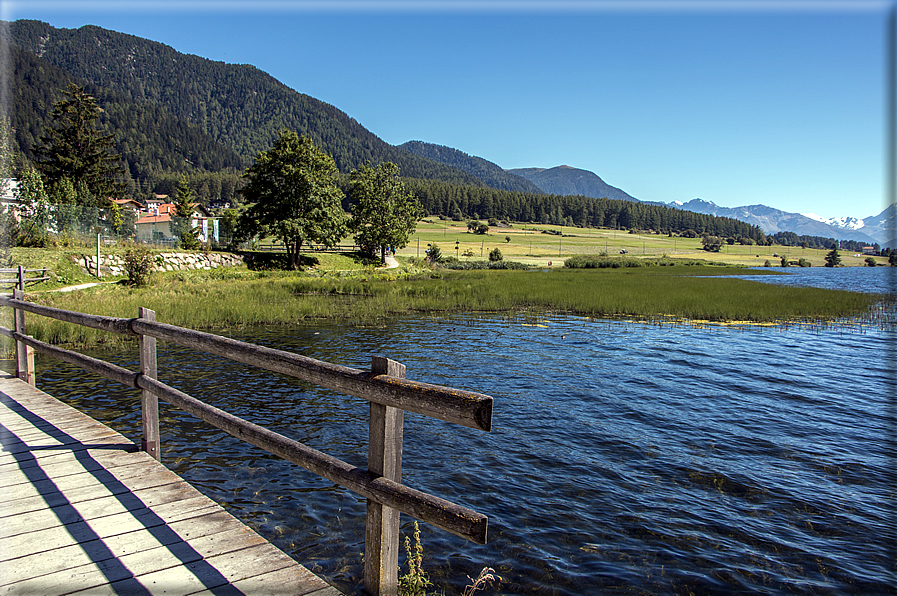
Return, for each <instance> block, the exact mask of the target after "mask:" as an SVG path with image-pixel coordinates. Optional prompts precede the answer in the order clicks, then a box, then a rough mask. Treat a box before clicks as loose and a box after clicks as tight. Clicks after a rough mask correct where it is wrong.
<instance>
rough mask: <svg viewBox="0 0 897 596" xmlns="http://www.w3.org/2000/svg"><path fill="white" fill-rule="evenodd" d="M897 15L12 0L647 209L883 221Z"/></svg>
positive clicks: (883, 10)
mask: <svg viewBox="0 0 897 596" xmlns="http://www.w3.org/2000/svg"><path fill="white" fill-rule="evenodd" d="M891 8H892V4H891V3H890V2H882V1H864V0H855V1H853V2H830V1H825V0H821V1H820V0H808V1H801V0H796V1H789V0H784V1H776V2H765V1H751V0H747V1H742V0H730V1H715V2H710V1H708V2H704V1H700V0H697V1H690V2H684V1H674V0H669V1H664V0H651V1H640V0H631V1H628V2H622V1H619V2H618V1H590V0H567V1H560V2H536V1H531V2H526V1H503V0H487V1H478V2H473V1H465V0H461V1H458V0H434V1H428V0H419V1H403V0H394V1H389V2H387V1H380V0H371V1H363V0H356V1H346V0H331V1H329V2H323V1H311V0H304V1H300V0H295V1H291V0H284V1H278V0H273V1H259V2H231V1H228V0H217V1H214V2H208V1H204V0H199V1H197V0H176V1H151V2H144V1H126V0H116V1H115V2H107V1H104V0H94V1H92V2H86V1H79V0H67V1H52V2H51V1H44V0H29V1H27V2H20V1H8V0H2V7H0V18H2V19H4V20H15V19H25V18H27V19H38V20H42V21H45V22H48V23H50V24H51V25H53V26H55V27H65V28H75V27H80V26H82V25H86V24H93V25H98V26H101V27H105V28H108V29H113V30H116V31H121V32H124V33H129V34H132V35H137V36H140V37H145V38H148V39H152V40H155V41H159V42H162V43H165V44H167V45H170V46H172V47H173V48H175V49H176V50H178V51H180V52H184V53H189V54H196V55H199V56H203V57H205V58H209V59H211V60H219V61H223V62H228V63H236V64H252V65H254V66H256V67H258V68H260V69H261V70H264V71H266V72H268V73H270V74H271V75H273V76H274V77H275V78H277V79H279V80H280V81H282V82H283V83H285V84H286V85H288V86H290V87H291V88H293V89H295V90H297V91H299V92H302V93H306V94H308V95H311V96H313V97H315V98H317V99H320V100H322V101H325V102H327V103H330V104H333V105H335V106H336V107H338V108H339V109H341V110H343V111H344V112H346V113H347V114H349V115H350V116H352V117H354V118H355V119H356V120H358V121H359V122H360V123H361V124H362V125H364V126H365V127H367V128H368V129H369V130H371V131H372V132H373V133H374V134H376V135H378V136H379V137H381V138H382V139H383V140H385V141H386V142H388V143H392V144H401V143H404V142H405V141H409V140H421V141H426V142H430V143H437V144H440V145H447V146H449V147H454V148H456V149H459V150H461V151H464V152H465V153H468V154H471V155H476V156H479V157H483V158H485V159H488V160H490V161H493V162H495V163H497V164H498V165H500V166H502V167H504V168H520V167H546V168H547V167H553V166H557V165H562V164H564V165H570V166H573V167H577V168H582V169H586V170H591V171H593V172H595V173H596V174H598V175H599V176H601V177H602V178H603V179H604V180H605V182H607V183H608V184H611V185H613V186H617V187H619V188H622V189H623V190H625V191H626V192H628V193H629V194H631V195H632V196H634V197H636V198H638V199H641V200H647V201H663V202H670V201H677V200H678V201H689V200H691V199H693V198H701V199H704V200H708V201H713V202H714V203H716V204H718V205H722V206H725V207H735V206H740V205H751V204H757V203H762V204H765V205H769V206H772V207H776V208H779V209H783V210H785V211H794V212H800V213H806V212H815V213H817V214H819V215H821V216H824V217H841V216H854V217H867V216H870V215H877V214H878V213H879V212H881V211H882V209H884V205H885V199H886V197H885V192H886V174H887V167H886V166H887V163H886V162H887V158H886V152H885V148H886V141H887V135H886V125H887V119H886V117H885V109H886V103H887V102H886V94H885V91H886V86H887V83H886V81H887V76H886V60H885V57H886V54H885V46H886V41H887V37H886V22H887V18H888V12H889V10H891Z"/></svg>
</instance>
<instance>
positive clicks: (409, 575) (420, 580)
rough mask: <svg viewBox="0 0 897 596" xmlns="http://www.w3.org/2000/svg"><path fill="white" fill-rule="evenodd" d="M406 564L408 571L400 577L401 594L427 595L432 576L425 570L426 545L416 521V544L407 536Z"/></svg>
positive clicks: (412, 595)
mask: <svg viewBox="0 0 897 596" xmlns="http://www.w3.org/2000/svg"><path fill="white" fill-rule="evenodd" d="M405 553H406V559H405V564H406V565H407V566H408V571H407V572H406V573H405V575H402V576H400V577H399V595H400V596H426V595H427V589H428V588H430V587H432V586H433V582H431V581H430V577H429V576H428V575H427V573H426V572H425V571H424V570H423V560H424V547H423V545H422V544H421V543H420V527H418V525H417V522H414V545H413V546H412V544H411V539H410V538H409V537H408V536H405Z"/></svg>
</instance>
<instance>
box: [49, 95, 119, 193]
mask: <svg viewBox="0 0 897 596" xmlns="http://www.w3.org/2000/svg"><path fill="white" fill-rule="evenodd" d="M62 93H63V94H64V96H65V98H64V99H62V100H61V101H58V102H56V104H55V105H54V106H53V114H52V117H53V124H54V126H53V127H52V128H50V127H47V128H46V129H45V131H46V134H45V135H44V136H43V137H41V144H40V145H39V146H37V147H35V149H34V152H35V154H36V155H37V156H38V162H37V167H38V169H40V171H41V173H42V174H43V176H44V178H45V180H46V182H47V183H48V184H50V185H52V184H54V183H56V182H59V181H60V180H62V179H64V178H67V179H69V180H70V181H72V183H73V184H76V185H77V184H78V183H79V182H83V183H84V184H85V185H86V186H87V188H88V189H89V190H90V193H91V194H92V195H93V197H95V198H96V200H98V201H99V202H100V203H103V206H106V205H105V203H106V202H107V199H109V198H114V197H117V196H119V195H122V194H124V193H125V192H126V190H127V187H126V185H125V184H123V183H122V182H120V181H119V180H118V178H120V177H121V176H122V174H123V172H124V170H123V168H122V167H121V163H120V162H121V158H120V156H119V155H116V154H114V153H112V152H111V149H112V146H113V142H114V141H113V140H114V137H113V135H111V134H103V133H102V132H101V131H99V130H98V129H97V128H96V127H95V121H96V120H97V118H99V116H100V108H99V107H98V106H97V103H96V100H95V99H94V97H93V96H92V95H90V94H88V93H86V92H85V91H84V87H79V86H78V85H76V84H74V83H69V85H68V87H67V88H66V89H64V90H63V91H62Z"/></svg>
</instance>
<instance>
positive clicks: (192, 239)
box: [171, 177, 199, 250]
mask: <svg viewBox="0 0 897 596" xmlns="http://www.w3.org/2000/svg"><path fill="white" fill-rule="evenodd" d="M194 198H195V197H194V195H193V191H192V190H190V185H189V184H187V179H186V178H184V177H181V179H180V182H179V183H178V190H177V198H176V199H175V201H174V216H173V217H172V218H171V233H172V234H173V235H174V237H175V238H177V239H178V240H180V242H181V248H186V249H187V250H196V249H197V248H199V238H198V236H199V229H198V228H194V227H193V226H192V225H191V223H190V220H191V218H192V217H193V211H194V210H195V209H196V203H195V201H194Z"/></svg>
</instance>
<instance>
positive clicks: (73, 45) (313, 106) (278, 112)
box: [9, 21, 483, 186]
mask: <svg viewBox="0 0 897 596" xmlns="http://www.w3.org/2000/svg"><path fill="white" fill-rule="evenodd" d="M9 32H10V40H11V42H12V44H13V45H15V46H17V47H18V48H20V49H22V50H24V51H25V52H28V53H30V54H32V55H33V57H35V58H37V59H39V60H41V61H43V62H44V63H46V64H48V65H51V66H53V67H55V68H57V69H60V70H62V71H64V72H65V73H68V74H69V75H70V76H72V77H73V78H78V79H80V80H82V81H86V82H88V83H90V84H91V85H92V89H93V90H94V91H95V92H96V90H97V89H106V90H108V91H110V92H111V93H114V94H116V95H118V96H121V97H123V98H125V99H128V100H130V101H132V102H134V103H135V104H139V105H142V106H150V105H153V106H158V107H159V108H161V109H163V110H165V111H167V112H168V113H170V114H171V115H172V116H174V117H175V118H176V119H179V120H180V121H181V122H186V123H190V124H192V125H195V126H196V127H197V128H198V129H199V130H201V131H202V132H204V133H206V134H207V135H208V136H209V137H211V139H212V140H213V141H214V142H217V143H219V144H221V145H224V146H227V147H230V148H231V149H232V150H233V151H234V152H235V153H236V154H237V155H239V156H240V157H241V158H242V159H243V160H244V163H248V162H249V160H251V159H252V158H253V157H255V155H256V153H258V152H259V151H262V150H265V149H268V148H269V147H270V146H271V144H272V142H273V140H274V139H275V137H276V136H277V132H278V131H279V130H281V129H289V130H292V131H296V132H298V133H300V134H304V135H306V136H308V137H310V138H312V139H313V140H314V141H315V142H316V143H318V144H319V145H321V146H322V147H323V148H324V150H325V151H327V152H329V153H331V154H332V155H333V158H334V160H335V161H336V164H337V167H338V168H339V170H340V171H341V172H348V171H350V170H351V169H353V168H355V167H356V166H358V165H359V164H361V163H364V162H365V161H371V162H372V163H380V162H383V161H392V162H394V163H396V164H397V165H398V166H399V167H400V168H401V171H402V173H403V175H406V176H412V177H415V178H432V179H438V180H444V181H448V182H454V183H459V184H467V185H472V186H481V185H483V182H481V181H480V180H479V179H478V178H476V177H475V176H472V175H470V174H467V173H466V172H462V171H461V170H458V169H456V168H452V167H450V166H446V165H443V164H440V163H437V162H434V161H432V160H429V159H426V158H424V157H421V156H419V155H414V154H412V153H409V152H407V151H404V150H402V149H399V148H397V147H394V146H392V145H389V144H388V143H386V142H384V141H383V140H381V139H380V138H378V137H377V136H376V135H374V134H373V133H371V132H370V131H368V130H367V129H365V128H364V127H363V126H361V125H360V124H359V123H358V122H356V121H355V120H354V119H353V118H350V117H349V116H348V115H347V114H345V113H344V112H342V111H340V110H339V109H337V108H335V107H334V106H332V105H329V104H326V103H324V102H322V101H319V100H317V99H315V98H313V97H310V96H308V95H304V94H302V93H298V92H297V91H294V90H292V89H290V88H289V87H287V86H286V85H284V84H282V83H280V82H279V81H277V80H276V79H274V78H273V77H271V76H270V75H268V74H266V73H264V72H262V71H261V70H259V69H257V68H255V67H253V66H249V65H233V64H226V63H224V62H216V61H212V60H208V59H205V58H201V57H199V56H192V55H186V54H181V53H179V52H177V51H176V50H174V49H173V48H171V47H169V46H166V45H164V44H161V43H158V42H154V41H149V40H146V39H142V38H140V37H135V36H132V35H127V34H124V33H118V32H115V31H109V30H106V29H102V28H100V27H95V26H91V25H88V26H84V27H81V28H80V29H57V28H55V27H52V26H50V25H48V24H46V23H42V22H39V21H15V22H13V23H10V24H9ZM23 82H24V81H23ZM98 99H99V97H98ZM100 105H101V107H102V108H103V109H108V108H107V106H106V105H104V104H102V103H101V104H100ZM51 107H52V103H51V104H49V105H47V104H44V106H43V109H44V111H45V112H49V109H50V108H51ZM16 125H18V124H16ZM144 125H146V126H151V125H152V123H144ZM127 141H128V142H135V141H137V139H127Z"/></svg>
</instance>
